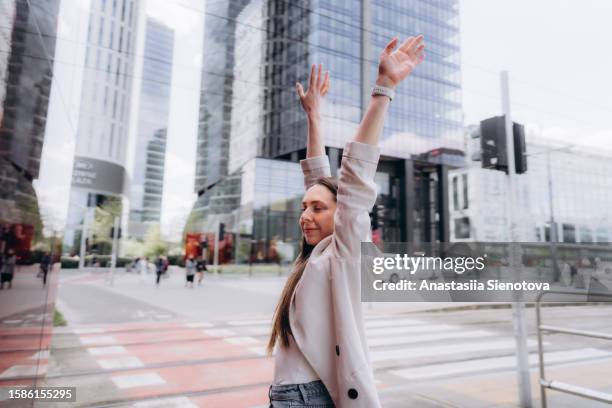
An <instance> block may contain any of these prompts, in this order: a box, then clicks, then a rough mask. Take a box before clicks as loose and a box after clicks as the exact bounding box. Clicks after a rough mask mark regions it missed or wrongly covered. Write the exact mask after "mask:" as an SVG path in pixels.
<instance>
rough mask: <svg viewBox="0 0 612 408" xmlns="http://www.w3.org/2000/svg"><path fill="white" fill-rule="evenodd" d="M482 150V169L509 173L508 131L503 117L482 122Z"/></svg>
mask: <svg viewBox="0 0 612 408" xmlns="http://www.w3.org/2000/svg"><path fill="white" fill-rule="evenodd" d="M480 148H481V150H482V168H483V169H494V170H502V171H507V169H508V153H507V151H506V130H505V124H504V117H503V116H495V117H493V118H489V119H485V120H483V121H481V122H480Z"/></svg>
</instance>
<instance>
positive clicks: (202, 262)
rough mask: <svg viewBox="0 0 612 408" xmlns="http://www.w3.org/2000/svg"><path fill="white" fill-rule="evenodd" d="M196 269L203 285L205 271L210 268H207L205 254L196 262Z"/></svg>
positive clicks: (199, 283)
mask: <svg viewBox="0 0 612 408" xmlns="http://www.w3.org/2000/svg"><path fill="white" fill-rule="evenodd" d="M196 270H197V275H198V285H201V284H202V280H203V279H204V271H206V272H208V269H207V268H206V259H205V258H204V256H201V257H200V259H198V262H197V263H196Z"/></svg>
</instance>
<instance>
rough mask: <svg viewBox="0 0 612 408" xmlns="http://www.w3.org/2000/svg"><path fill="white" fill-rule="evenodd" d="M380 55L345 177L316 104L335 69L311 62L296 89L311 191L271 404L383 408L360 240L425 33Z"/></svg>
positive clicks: (282, 322)
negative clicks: (364, 302) (400, 89)
mask: <svg viewBox="0 0 612 408" xmlns="http://www.w3.org/2000/svg"><path fill="white" fill-rule="evenodd" d="M397 43H398V40H397V38H394V39H393V40H391V41H390V42H389V43H388V44H387V46H386V47H385V49H384V50H383V52H382V53H381V54H380V60H379V64H378V78H377V80H376V86H375V87H374V89H373V91H372V98H371V100H370V103H369V106H368V108H367V111H366V113H365V115H364V117H363V119H362V121H361V124H360V125H359V128H358V130H357V134H356V136H355V138H354V140H353V141H352V142H349V143H347V145H346V147H345V149H344V152H343V157H342V165H341V168H340V170H339V179H338V181H336V180H335V179H333V178H331V177H329V176H330V174H331V172H330V167H329V161H328V159H327V157H326V156H324V149H323V143H322V142H321V138H320V135H319V132H320V112H319V106H320V104H321V102H322V99H323V97H324V96H325V94H326V93H327V91H328V89H329V73H326V74H325V76H323V75H322V66H321V65H319V67H318V71H317V72H315V70H316V68H315V66H314V65H313V66H312V68H311V71H310V78H309V85H308V91H307V92H304V89H303V88H302V86H301V84H297V92H298V95H299V98H300V101H301V104H302V107H303V108H304V110H305V111H306V114H307V116H308V139H307V150H306V160H302V161H301V163H300V164H301V167H302V171H303V173H304V185H305V188H306V193H305V194H304V197H303V200H302V214H301V216H300V219H299V226H300V229H301V231H302V234H303V238H302V247H301V251H300V253H299V255H298V257H297V259H296V261H295V264H294V268H293V272H292V273H291V275H290V276H289V278H288V279H287V283H286V284H285V287H284V289H283V291H282V294H281V297H280V300H279V302H278V305H277V307H276V310H275V313H274V317H273V324H272V333H271V335H270V340H269V342H268V347H267V349H268V352H269V353H272V352H273V350H276V353H275V361H274V380H273V384H272V385H271V386H270V389H269V394H268V396H269V399H270V407H272V408H279V407H289V406H300V407H323V408H326V407H339V408H344V407H352V408H377V407H380V406H381V405H380V401H379V398H378V394H377V391H376V385H375V383H374V378H373V374H372V368H371V366H370V363H369V358H368V347H367V343H366V336H365V331H364V322H363V315H362V309H361V301H360V299H361V287H360V286H361V281H360V273H359V271H360V251H361V248H360V247H361V242H362V241H365V240H367V237H368V235H369V231H370V218H369V215H368V212H369V210H370V209H371V208H372V206H373V205H374V203H375V201H376V183H375V182H374V175H375V174H376V167H377V165H378V159H379V155H380V149H379V148H378V139H379V137H380V133H381V132H382V128H383V125H384V117H385V114H386V112H387V110H388V109H389V104H390V102H391V99H392V98H393V95H394V92H393V89H394V88H395V87H396V86H397V85H398V83H400V82H401V81H402V80H403V79H404V78H406V77H407V76H408V75H409V74H410V73H411V72H412V70H413V69H414V68H415V67H416V66H417V65H418V64H419V63H420V62H421V61H422V60H423V49H424V45H423V37H422V36H418V37H410V38H408V39H407V40H406V41H404V42H403V43H402V44H401V45H400V46H399V48H397V49H395V48H396V46H397Z"/></svg>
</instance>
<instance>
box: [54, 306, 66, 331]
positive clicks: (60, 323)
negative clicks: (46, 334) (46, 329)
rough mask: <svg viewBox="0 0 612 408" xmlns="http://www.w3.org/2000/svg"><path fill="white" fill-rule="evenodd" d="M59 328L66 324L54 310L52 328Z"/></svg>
mask: <svg viewBox="0 0 612 408" xmlns="http://www.w3.org/2000/svg"><path fill="white" fill-rule="evenodd" d="M59 326H68V322H66V319H64V316H63V315H62V314H61V313H60V312H59V310H57V309H55V310H54V311H53V327H59Z"/></svg>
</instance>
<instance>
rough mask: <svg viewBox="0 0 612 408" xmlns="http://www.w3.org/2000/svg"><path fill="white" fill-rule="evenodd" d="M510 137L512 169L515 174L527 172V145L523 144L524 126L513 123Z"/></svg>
mask: <svg viewBox="0 0 612 408" xmlns="http://www.w3.org/2000/svg"><path fill="white" fill-rule="evenodd" d="M512 135H513V136H514V164H515V166H514V168H515V169H516V174H523V173H526V172H527V143H526V142H525V126H523V125H521V124H519V123H516V122H513V123H512Z"/></svg>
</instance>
